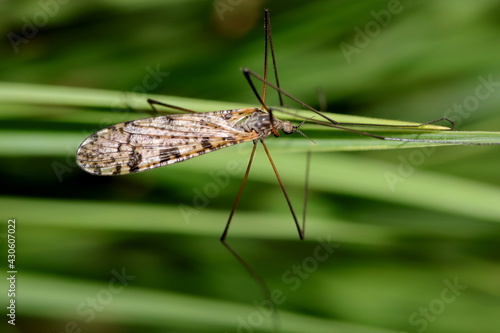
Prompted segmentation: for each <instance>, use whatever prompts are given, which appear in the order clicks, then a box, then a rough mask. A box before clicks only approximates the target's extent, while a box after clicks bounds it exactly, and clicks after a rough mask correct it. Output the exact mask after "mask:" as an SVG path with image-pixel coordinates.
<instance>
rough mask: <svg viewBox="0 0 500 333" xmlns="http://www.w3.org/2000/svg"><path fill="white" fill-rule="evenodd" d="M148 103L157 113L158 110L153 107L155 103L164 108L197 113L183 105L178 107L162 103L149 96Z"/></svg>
mask: <svg viewBox="0 0 500 333" xmlns="http://www.w3.org/2000/svg"><path fill="white" fill-rule="evenodd" d="M148 103H149V105H151V108H152V109H153V110H154V111H155V112H157V113H160V112H159V111H158V110H157V109H156V108H155V105H161V106H164V107H166V108H170V109H174V110H179V111H184V112H188V113H199V112H197V111H193V110H190V109H186V108H183V107H180V106H176V105H172V104H167V103H163V102H160V101H157V100H154V99H151V98H148Z"/></svg>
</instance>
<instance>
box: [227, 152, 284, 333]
mask: <svg viewBox="0 0 500 333" xmlns="http://www.w3.org/2000/svg"><path fill="white" fill-rule="evenodd" d="M256 148H257V142H254V145H253V148H252V152H251V153H250V159H249V161H248V165H247V169H246V171H245V175H244V176H243V181H242V182H241V186H240V189H239V191H238V194H237V196H236V200H235V201H234V204H233V208H232V209H231V213H230V214H229V218H228V221H227V224H226V227H225V228H224V232H223V233H222V236H221V238H220V241H221V242H222V244H223V245H224V246H225V247H226V249H228V251H229V252H230V253H231V254H232V255H233V256H234V257H235V258H236V260H238V261H239V262H240V264H241V265H242V266H243V267H244V268H245V269H246V271H247V272H248V273H249V274H250V276H251V277H252V278H253V279H254V281H255V282H256V283H257V285H258V286H259V287H260V289H261V291H262V293H263V295H264V298H265V299H266V300H269V301H271V300H272V298H271V291H270V289H269V287H268V286H267V284H266V282H265V281H264V279H263V278H262V277H261V276H260V275H259V274H258V273H257V271H255V269H253V267H252V266H250V264H249V263H248V262H246V261H245V259H243V258H242V257H241V256H240V255H239V254H238V252H236V250H235V249H233V248H232V247H231V246H230V245H229V244H228V243H227V242H226V237H227V233H228V231H229V225H230V224H231V221H232V219H233V215H234V212H235V211H236V208H237V207H238V204H239V202H240V198H241V194H242V193H243V189H244V188H245V185H246V182H247V179H248V175H249V173H250V169H251V167H252V162H253V157H254V155H255V150H256ZM271 302H272V301H271ZM273 305H274V304H273ZM273 310H274V308H273ZM272 317H273V326H274V328H275V330H276V331H277V330H278V327H279V324H280V319H279V314H278V312H277V311H273V313H272Z"/></svg>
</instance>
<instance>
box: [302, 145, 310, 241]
mask: <svg viewBox="0 0 500 333" xmlns="http://www.w3.org/2000/svg"><path fill="white" fill-rule="evenodd" d="M311 154H312V153H311V151H308V152H307V157H306V181H305V184H304V207H302V236H304V237H305V235H306V216H307V200H308V199H309V175H310V173H311Z"/></svg>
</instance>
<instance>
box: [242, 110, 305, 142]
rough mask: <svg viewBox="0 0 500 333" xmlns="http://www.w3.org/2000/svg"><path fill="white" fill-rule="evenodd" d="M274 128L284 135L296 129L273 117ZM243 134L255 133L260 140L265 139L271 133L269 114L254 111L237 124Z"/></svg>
mask: <svg viewBox="0 0 500 333" xmlns="http://www.w3.org/2000/svg"><path fill="white" fill-rule="evenodd" d="M272 118H273V122H274V128H275V129H276V130H282V131H283V133H285V134H291V133H295V132H296V131H297V128H296V127H295V126H293V125H292V123H290V122H289V121H283V120H279V119H278V118H276V117H275V116H274V115H273V117H272ZM238 127H239V128H241V129H242V130H244V131H245V132H251V131H255V132H257V133H258V134H259V135H260V137H261V138H266V137H268V136H269V135H270V134H271V133H272V126H271V117H270V115H269V113H267V112H264V111H262V110H259V109H256V111H255V112H253V113H252V114H251V115H250V116H249V117H248V118H246V119H245V120H243V121H242V122H240V123H239V124H238Z"/></svg>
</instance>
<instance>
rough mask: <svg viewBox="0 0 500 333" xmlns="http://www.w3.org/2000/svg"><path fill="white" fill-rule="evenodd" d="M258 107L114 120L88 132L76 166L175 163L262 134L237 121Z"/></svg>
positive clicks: (112, 171) (117, 171)
mask: <svg viewBox="0 0 500 333" xmlns="http://www.w3.org/2000/svg"><path fill="white" fill-rule="evenodd" d="M254 111H255V109H236V110H223V111H215V112H206V113H199V114H176V115H168V116H159V117H152V118H145V119H138V120H133V121H129V122H125V123H120V124H116V125H113V126H110V127H107V128H104V129H102V130H100V131H97V132H96V133H94V134H92V135H91V136H89V137H88V138H87V139H85V140H84V141H83V143H82V144H81V145H80V147H79V148H78V151H77V162H78V165H79V166H80V167H81V168H82V169H83V170H85V171H87V172H89V173H91V174H94V175H106V176H108V175H124V174H129V173H136V172H141V171H145V170H149V169H154V168H158V167H161V166H164V165H169V164H174V163H178V162H182V161H185V160H187V159H190V158H193V157H196V156H199V155H202V154H206V153H208V152H211V151H214V150H218V149H221V148H224V147H228V146H232V145H235V144H237V143H242V142H247V141H251V140H255V139H257V138H259V135H258V134H257V133H255V132H245V131H243V130H240V129H237V128H235V127H234V126H235V125H236V124H237V123H238V122H239V121H241V120H242V119H244V118H245V117H247V116H249V115H250V114H252V113H253V112H254Z"/></svg>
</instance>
